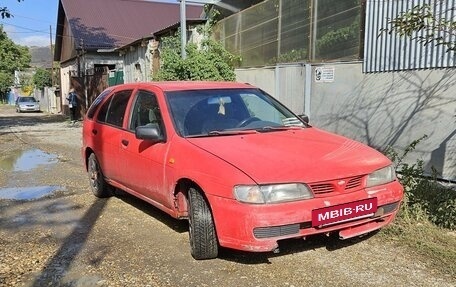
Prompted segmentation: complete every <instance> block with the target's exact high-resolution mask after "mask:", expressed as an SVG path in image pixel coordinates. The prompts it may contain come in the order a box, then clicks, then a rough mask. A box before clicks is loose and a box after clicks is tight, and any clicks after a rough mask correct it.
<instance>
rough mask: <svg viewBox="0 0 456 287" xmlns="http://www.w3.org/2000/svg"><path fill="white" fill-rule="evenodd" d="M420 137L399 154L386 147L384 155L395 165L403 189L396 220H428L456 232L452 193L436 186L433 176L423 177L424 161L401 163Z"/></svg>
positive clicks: (455, 201) (455, 198)
mask: <svg viewBox="0 0 456 287" xmlns="http://www.w3.org/2000/svg"><path fill="white" fill-rule="evenodd" d="M426 138H427V136H426V135H425V136H423V137H421V138H419V139H417V140H415V141H413V142H412V143H411V144H409V145H408V146H407V148H406V149H405V150H404V151H403V152H402V153H401V154H399V153H398V152H397V151H395V150H393V149H392V148H388V149H387V151H386V154H387V155H388V156H389V157H390V158H391V160H392V161H393V162H394V163H395V165H396V170H397V172H398V178H399V181H400V182H401V183H402V185H403V186H404V190H405V194H404V202H403V204H402V210H401V212H400V217H402V219H404V220H406V221H416V220H420V221H422V220H429V221H431V222H432V223H434V224H436V225H437V226H440V227H444V228H448V229H453V230H454V229H456V190H454V189H451V188H449V187H445V186H443V185H442V184H440V183H439V182H438V181H437V180H436V177H435V175H434V176H432V177H429V176H426V175H425V171H424V162H423V161H422V160H417V162H416V163H413V164H409V163H406V162H405V161H404V160H405V158H406V156H407V155H408V154H409V153H410V152H411V151H413V150H414V149H415V148H416V145H417V144H419V143H420V142H421V141H422V140H424V139H426Z"/></svg>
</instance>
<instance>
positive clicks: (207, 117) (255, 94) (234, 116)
mask: <svg viewBox="0 0 456 287" xmlns="http://www.w3.org/2000/svg"><path fill="white" fill-rule="evenodd" d="M166 98H167V101H168V105H169V108H170V112H171V117H172V119H173V121H174V125H175V128H176V130H177V132H178V133H179V134H180V135H181V136H184V137H197V136H214V135H230V134H237V133H245V131H247V130H253V131H258V132H270V131H277V130H283V129H288V128H294V127H298V128H302V127H305V126H306V125H305V124H304V122H302V120H301V119H300V118H298V117H297V116H296V115H294V114H293V113H292V112H291V111H290V110H288V109H287V108H286V107H284V106H283V105H282V104H280V103H279V102H278V101H276V100H275V99H274V98H272V97H271V96H269V95H267V94H265V93H263V92H262V91H261V90H258V89H217V90H189V91H171V92H167V93H166ZM221 132H223V133H221Z"/></svg>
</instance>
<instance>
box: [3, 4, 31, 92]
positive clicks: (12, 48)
mask: <svg viewBox="0 0 456 287" xmlns="http://www.w3.org/2000/svg"><path fill="white" fill-rule="evenodd" d="M2 9H3V8H2ZM0 59H1V60H0V98H1V99H2V100H4V99H5V98H6V94H7V93H8V92H9V90H10V88H11V86H12V85H13V83H14V72H15V71H19V70H23V69H25V68H27V67H29V65H30V61H31V55H30V52H29V50H28V48H27V47H24V46H20V45H16V44H14V42H13V41H12V40H11V39H9V38H8V35H6V33H5V32H4V31H3V26H1V25H0Z"/></svg>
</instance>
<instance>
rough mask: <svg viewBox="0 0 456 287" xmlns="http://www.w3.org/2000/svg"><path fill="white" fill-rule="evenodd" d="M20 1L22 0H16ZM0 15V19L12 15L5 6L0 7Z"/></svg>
mask: <svg viewBox="0 0 456 287" xmlns="http://www.w3.org/2000/svg"><path fill="white" fill-rule="evenodd" d="M21 1H24V0H17V2H21ZM0 16H1V17H2V19H4V18H11V17H13V15H12V14H11V13H10V11H9V10H8V8H7V7H0Z"/></svg>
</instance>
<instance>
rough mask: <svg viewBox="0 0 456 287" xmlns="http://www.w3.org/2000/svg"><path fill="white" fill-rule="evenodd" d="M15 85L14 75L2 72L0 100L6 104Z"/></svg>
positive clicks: (0, 77)
mask: <svg viewBox="0 0 456 287" xmlns="http://www.w3.org/2000/svg"><path fill="white" fill-rule="evenodd" d="M13 83H14V77H13V75H11V74H9V73H4V72H2V71H0V100H1V101H2V102H4V101H5V100H6V95H7V94H8V93H9V92H10V91H11V87H12V86H13Z"/></svg>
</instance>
